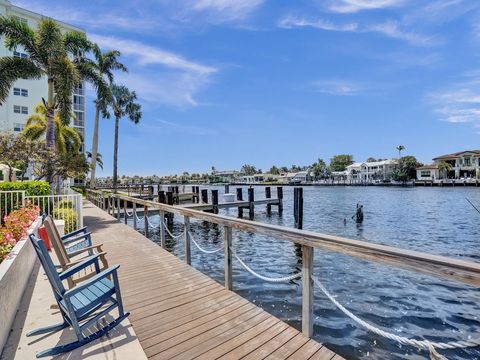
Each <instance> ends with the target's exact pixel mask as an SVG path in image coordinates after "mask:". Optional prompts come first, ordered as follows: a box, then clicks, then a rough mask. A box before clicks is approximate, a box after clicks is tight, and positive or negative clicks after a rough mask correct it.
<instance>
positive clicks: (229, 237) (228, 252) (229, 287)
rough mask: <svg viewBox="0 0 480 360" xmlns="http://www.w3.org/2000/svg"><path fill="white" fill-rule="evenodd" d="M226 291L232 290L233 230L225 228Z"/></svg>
mask: <svg viewBox="0 0 480 360" xmlns="http://www.w3.org/2000/svg"><path fill="white" fill-rule="evenodd" d="M223 230H224V232H225V236H224V262H225V264H224V267H225V289H227V290H232V251H231V247H232V228H231V227H228V226H224V227H223Z"/></svg>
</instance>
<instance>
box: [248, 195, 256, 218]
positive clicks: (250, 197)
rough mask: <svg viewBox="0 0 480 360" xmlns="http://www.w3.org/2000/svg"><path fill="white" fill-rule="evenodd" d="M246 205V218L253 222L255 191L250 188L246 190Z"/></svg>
mask: <svg viewBox="0 0 480 360" xmlns="http://www.w3.org/2000/svg"><path fill="white" fill-rule="evenodd" d="M248 203H249V204H248V217H249V218H250V220H253V218H254V217H255V189H254V188H252V187H251V188H249V189H248Z"/></svg>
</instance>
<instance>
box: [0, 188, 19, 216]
mask: <svg viewBox="0 0 480 360" xmlns="http://www.w3.org/2000/svg"><path fill="white" fill-rule="evenodd" d="M24 204H25V191H24V190H10V191H0V224H2V222H3V217H4V216H5V215H8V214H10V212H12V211H13V210H17V209H20V208H21V207H23V206H24Z"/></svg>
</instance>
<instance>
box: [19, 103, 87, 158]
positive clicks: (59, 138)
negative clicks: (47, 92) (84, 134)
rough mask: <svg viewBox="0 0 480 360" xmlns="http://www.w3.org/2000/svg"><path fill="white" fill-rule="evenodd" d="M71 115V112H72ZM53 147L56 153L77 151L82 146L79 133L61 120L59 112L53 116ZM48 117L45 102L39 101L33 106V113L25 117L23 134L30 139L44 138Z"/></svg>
mask: <svg viewBox="0 0 480 360" xmlns="http://www.w3.org/2000/svg"><path fill="white" fill-rule="evenodd" d="M72 116H73V114H72ZM53 121H54V124H55V127H54V132H55V149H56V151H57V152H58V153H64V154H65V153H73V152H79V151H80V147H81V146H82V138H81V136H80V134H79V133H78V132H77V131H76V130H75V129H73V128H71V127H69V126H68V125H66V124H65V123H64V122H62V121H61V119H60V116H59V114H55V116H54V120H53ZM47 127H48V119H47V108H46V107H45V104H43V103H40V104H38V105H37V106H35V108H34V114H32V115H30V116H29V117H28V118H27V124H26V126H25V129H23V134H24V135H25V136H26V137H27V138H29V139H31V140H39V139H41V138H44V137H45V135H46V133H47Z"/></svg>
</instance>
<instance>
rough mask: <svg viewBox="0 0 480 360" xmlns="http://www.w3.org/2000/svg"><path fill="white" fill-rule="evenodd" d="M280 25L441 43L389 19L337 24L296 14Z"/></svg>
mask: <svg viewBox="0 0 480 360" xmlns="http://www.w3.org/2000/svg"><path fill="white" fill-rule="evenodd" d="M278 26H279V27H281V28H285V29H293V28H302V27H313V28H316V29H320V30H325V31H338V32H354V33H378V34H381V35H383V36H387V37H389V38H392V39H398V40H404V41H406V42H408V43H410V44H413V45H418V46H432V45H437V44H439V43H440V42H439V40H438V39H434V38H432V37H427V36H423V35H420V34H418V33H415V32H411V31H405V30H403V29H402V27H401V26H400V24H399V23H398V22H396V21H387V22H383V23H378V24H369V25H363V26H362V25H360V24H358V23H356V22H351V23H343V24H337V23H332V22H330V21H326V20H323V19H314V20H312V19H307V18H303V17H296V16H292V15H289V16H286V17H284V18H283V19H282V20H280V21H279V22H278Z"/></svg>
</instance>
